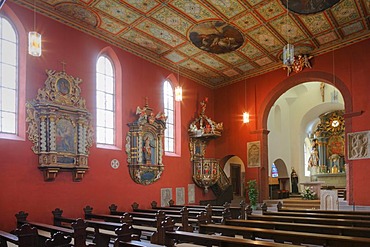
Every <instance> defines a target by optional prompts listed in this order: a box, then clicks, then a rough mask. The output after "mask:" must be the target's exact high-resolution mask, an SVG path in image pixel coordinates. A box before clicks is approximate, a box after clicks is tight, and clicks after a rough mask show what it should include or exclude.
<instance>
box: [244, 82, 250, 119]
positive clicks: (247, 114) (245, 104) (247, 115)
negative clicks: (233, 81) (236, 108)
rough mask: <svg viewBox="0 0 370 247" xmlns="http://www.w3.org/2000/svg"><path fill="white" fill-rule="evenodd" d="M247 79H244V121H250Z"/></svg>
mask: <svg viewBox="0 0 370 247" xmlns="http://www.w3.org/2000/svg"><path fill="white" fill-rule="evenodd" d="M246 87H247V86H246V80H244V112H243V123H249V113H248V112H247V96H246V94H247V92H246Z"/></svg>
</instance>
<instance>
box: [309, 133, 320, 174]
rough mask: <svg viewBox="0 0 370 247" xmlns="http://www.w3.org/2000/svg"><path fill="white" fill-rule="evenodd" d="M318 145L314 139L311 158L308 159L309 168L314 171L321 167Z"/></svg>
mask: <svg viewBox="0 0 370 247" xmlns="http://www.w3.org/2000/svg"><path fill="white" fill-rule="evenodd" d="M317 146H318V144H317V140H316V139H314V140H313V143H312V151H311V156H310V158H309V159H308V167H309V168H310V169H311V170H312V168H313V169H316V168H317V167H318V165H319V150H318V147H317Z"/></svg>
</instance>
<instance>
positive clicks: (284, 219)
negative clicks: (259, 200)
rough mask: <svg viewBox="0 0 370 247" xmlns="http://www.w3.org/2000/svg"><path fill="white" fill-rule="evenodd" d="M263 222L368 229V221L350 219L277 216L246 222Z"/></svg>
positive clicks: (254, 218) (249, 217)
mask: <svg viewBox="0 0 370 247" xmlns="http://www.w3.org/2000/svg"><path fill="white" fill-rule="evenodd" d="M249 219H250V220H264V221H279V222H290V223H304V224H321V225H338V226H355V227H370V221H363V220H350V219H329V218H313V217H290V216H278V215H254V214H249V215H247V220H249Z"/></svg>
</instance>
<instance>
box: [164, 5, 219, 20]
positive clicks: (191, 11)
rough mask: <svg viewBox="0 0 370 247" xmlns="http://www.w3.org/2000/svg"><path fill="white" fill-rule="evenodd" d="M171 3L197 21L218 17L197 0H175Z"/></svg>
mask: <svg viewBox="0 0 370 247" xmlns="http://www.w3.org/2000/svg"><path fill="white" fill-rule="evenodd" d="M171 4H172V5H173V6H174V7H175V8H177V9H179V10H180V11H182V12H183V13H184V14H186V15H188V16H189V17H190V18H192V19H194V20H195V21H202V20H207V19H218V16H216V15H215V14H214V13H212V12H211V11H210V10H209V9H208V8H206V7H205V6H204V5H203V4H201V3H200V2H199V1H196V0H185V1H184V0H175V1H173V2H171Z"/></svg>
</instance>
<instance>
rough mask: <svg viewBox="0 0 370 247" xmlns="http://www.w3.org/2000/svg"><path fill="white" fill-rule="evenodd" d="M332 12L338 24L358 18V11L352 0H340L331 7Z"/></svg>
mask: <svg viewBox="0 0 370 247" xmlns="http://www.w3.org/2000/svg"><path fill="white" fill-rule="evenodd" d="M367 1H369V0H367ZM332 13H333V16H334V18H335V20H336V21H337V22H338V24H340V25H341V24H345V23H348V22H350V21H353V20H356V19H358V18H360V13H359V12H358V9H357V7H356V3H355V2H354V0H342V1H340V2H339V3H338V4H337V5H335V6H334V7H333V8H332Z"/></svg>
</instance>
